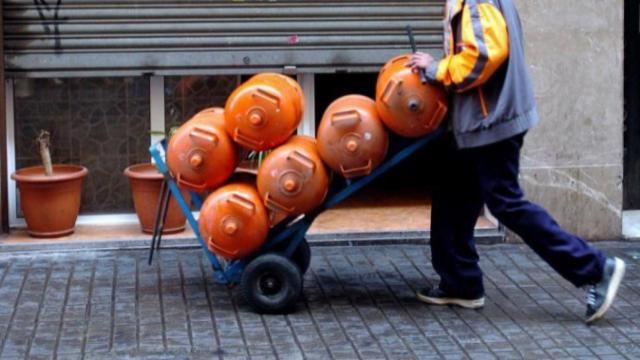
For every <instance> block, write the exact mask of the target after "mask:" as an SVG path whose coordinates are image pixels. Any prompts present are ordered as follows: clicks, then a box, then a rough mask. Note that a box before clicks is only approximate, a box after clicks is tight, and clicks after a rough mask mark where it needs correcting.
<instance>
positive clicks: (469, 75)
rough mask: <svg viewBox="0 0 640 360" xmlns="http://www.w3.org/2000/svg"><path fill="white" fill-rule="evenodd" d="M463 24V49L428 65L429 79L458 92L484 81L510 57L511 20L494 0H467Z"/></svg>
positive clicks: (463, 13) (463, 11)
mask: <svg viewBox="0 0 640 360" xmlns="http://www.w3.org/2000/svg"><path fill="white" fill-rule="evenodd" d="M461 28H462V44H458V45H456V47H459V46H462V49H461V50H459V51H458V52H457V53H455V54H453V55H449V56H447V57H445V58H443V59H442V60H440V61H433V62H431V63H430V64H429V65H428V67H427V78H428V79H429V81H431V82H439V83H442V84H443V85H444V86H445V87H446V88H447V89H448V90H450V91H456V92H464V91H467V90H469V89H471V88H474V87H477V86H480V85H482V84H484V83H485V82H487V80H489V78H490V77H491V75H493V73H495V71H496V70H497V69H498V68H499V67H500V65H502V64H503V63H504V61H505V60H506V59H507V58H508V57H509V33H508V30H507V24H506V21H505V19H504V17H503V16H502V13H501V12H500V10H499V9H498V8H497V7H496V6H495V5H494V4H493V2H492V1H488V0H469V1H467V4H466V5H465V7H464V9H463V10H462V27H461Z"/></svg>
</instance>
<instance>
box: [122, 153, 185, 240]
mask: <svg viewBox="0 0 640 360" xmlns="http://www.w3.org/2000/svg"><path fill="white" fill-rule="evenodd" d="M124 174H125V175H126V176H127V177H128V178H129V181H130V183H131V192H132V194H133V205H134V207H135V209H136V213H137V215H138V220H139V221H140V226H141V227H142V231H143V232H145V233H148V234H152V233H153V226H154V223H155V220H156V212H157V209H158V198H159V197H160V189H161V188H162V174H160V172H158V170H157V169H156V167H155V165H153V164H151V163H145V164H137V165H131V166H129V167H128V168H127V169H126V170H125V171H124ZM182 196H184V197H185V199H186V200H187V201H189V192H188V191H186V190H182ZM185 222H186V218H185V217H184V215H183V214H182V211H180V206H178V202H177V201H176V200H175V198H174V197H173V196H172V197H171V198H170V200H169V209H168V211H167V218H166V221H165V225H164V230H163V232H162V233H163V234H174V233H178V232H181V231H184V229H185Z"/></svg>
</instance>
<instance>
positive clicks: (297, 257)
mask: <svg viewBox="0 0 640 360" xmlns="http://www.w3.org/2000/svg"><path fill="white" fill-rule="evenodd" d="M291 260H293V262H294V263H296V265H298V267H299V268H300V271H301V272H302V275H304V274H306V273H307V270H309V265H311V247H310V246H309V243H308V242H307V240H302V242H301V243H300V245H298V248H297V249H296V251H294V252H293V256H292V257H291Z"/></svg>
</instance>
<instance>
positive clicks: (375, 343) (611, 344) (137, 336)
mask: <svg viewBox="0 0 640 360" xmlns="http://www.w3.org/2000/svg"><path fill="white" fill-rule="evenodd" d="M602 246H603V247H604V249H605V250H606V251H607V252H608V253H610V254H613V255H617V256H620V257H622V258H624V259H625V260H626V261H627V262H628V271H627V278H626V280H625V283H624V284H623V287H622V288H621V291H620V296H619V299H618V301H616V303H615V304H614V306H613V307H612V309H611V311H610V312H609V313H608V314H607V316H606V317H605V319H603V321H602V322H600V323H598V324H597V325H595V326H591V327H587V326H585V325H584V324H583V323H582V319H581V317H582V311H583V306H584V305H583V297H584V293H583V292H582V291H580V290H579V289H574V288H573V287H572V286H571V285H570V284H568V283H566V282H565V281H564V280H562V279H561V278H560V277H559V276H558V275H557V274H555V273H554V272H553V271H552V270H551V268H550V267H548V266H547V265H546V264H544V263H543V262H542V261H541V260H539V259H538V258H537V256H536V255H535V254H534V253H533V252H531V251H530V250H528V249H527V248H526V247H523V246H520V245H500V246H494V247H491V246H486V247H485V246H483V247H480V253H481V259H482V260H481V266H482V268H483V270H484V272H485V275H486V284H485V285H486V288H487V305H486V307H485V308H484V309H483V310H481V311H466V310H461V309H453V308H447V307H441V308H437V307H428V306H425V305H423V304H422V303H420V302H418V301H417V300H416V299H415V297H414V293H415V290H416V289H417V288H419V287H423V286H425V285H428V284H434V283H437V276H436V275H435V272H434V271H433V269H432V268H431V266H430V264H429V261H428V259H429V256H430V254H429V248H428V247H425V246H414V245H406V246H404V245H402V246H376V247H373V246H372V247H319V248H314V249H313V252H314V257H313V259H312V265H311V270H310V272H309V273H307V275H306V276H305V293H304V297H303V300H302V301H301V302H300V304H298V306H297V309H296V311H295V312H294V313H292V314H289V315H287V316H260V315H258V314H254V313H253V312H251V310H250V309H249V308H248V307H247V304H246V303H245V302H244V300H243V299H242V298H241V297H239V296H237V294H238V292H237V290H233V291H229V290H228V289H226V288H225V287H224V286H220V285H218V284H215V282H214V281H213V279H212V273H211V269H210V268H209V267H208V265H207V260H206V259H205V258H204V257H203V255H202V253H201V251H200V250H199V249H185V250H174V249H172V250H168V249H167V250H165V251H163V252H161V254H160V256H159V258H158V259H157V261H156V262H154V265H153V266H152V267H151V268H147V267H146V263H145V261H146V255H147V253H146V251H135V250H127V251H104V252H100V254H99V256H98V255H96V254H94V253H89V252H87V253H84V252H77V253H60V254H56V256H53V257H52V256H45V255H39V254H38V253H34V254H32V255H29V256H24V255H21V256H19V257H17V256H16V257H14V256H13V255H12V254H11V253H2V254H0V358H2V359H5V358H7V359H11V358H25V357H27V356H28V357H29V358H33V359H41V358H42V359H48V358H53V357H57V358H59V359H61V358H64V359H73V358H91V359H109V358H113V357H126V358H141V359H142V358H144V359H172V358H185V359H186V358H189V359H211V358H214V359H215V358H220V357H222V358H224V359H228V358H229V359H234V358H238V359H246V358H249V357H250V356H251V357H254V358H276V357H277V358H279V359H302V358H306V359H326V358H329V357H333V358H334V359H441V358H444V359H460V358H473V359H495V358H497V359H518V358H549V357H554V358H580V359H582V358H603V359H620V358H640V321H639V320H637V319H638V318H640V271H638V270H640V269H639V268H640V262H638V260H637V259H633V258H631V257H629V256H628V255H627V254H629V253H637V252H638V251H640V244H634V243H611V244H604V245H602ZM94 269H95V270H94ZM203 270H204V272H203ZM159 274H160V276H159ZM114 276H115V282H114Z"/></svg>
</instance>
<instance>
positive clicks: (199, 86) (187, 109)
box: [164, 75, 239, 132]
mask: <svg viewBox="0 0 640 360" xmlns="http://www.w3.org/2000/svg"><path fill="white" fill-rule="evenodd" d="M238 80H239V79H238V77H237V76H235V75H222V76H173V77H166V78H165V80H164V94H165V131H166V132H169V131H170V130H171V128H173V127H176V126H179V125H180V124H182V123H183V122H185V121H186V120H189V118H191V117H192V116H193V115H195V114H196V113H198V112H199V111H200V110H203V109H206V108H208V107H214V106H216V107H224V104H225V102H226V101H227V98H228V97H229V95H231V92H232V91H233V90H234V89H235V88H236V87H237V86H238Z"/></svg>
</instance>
